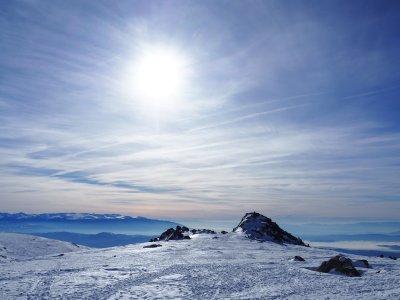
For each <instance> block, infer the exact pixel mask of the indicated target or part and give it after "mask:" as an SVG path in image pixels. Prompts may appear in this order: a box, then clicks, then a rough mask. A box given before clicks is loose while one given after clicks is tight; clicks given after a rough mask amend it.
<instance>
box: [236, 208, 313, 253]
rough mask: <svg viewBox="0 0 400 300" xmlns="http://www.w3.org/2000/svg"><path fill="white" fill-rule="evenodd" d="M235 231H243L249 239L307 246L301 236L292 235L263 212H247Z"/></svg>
mask: <svg viewBox="0 0 400 300" xmlns="http://www.w3.org/2000/svg"><path fill="white" fill-rule="evenodd" d="M233 232H243V233H245V234H246V235H247V237H248V238H249V239H253V240H258V241H271V242H276V243H286V244H293V245H300V246H307V245H306V244H305V243H304V242H303V241H302V240H301V239H300V238H297V237H295V236H293V235H291V234H290V233H289V232H287V231H285V230H283V229H282V228H280V227H279V226H278V224H276V223H275V222H273V221H272V220H271V219H270V218H267V217H266V216H263V215H262V214H259V213H256V212H252V213H247V214H246V215H245V216H244V217H243V218H242V220H241V221H240V223H239V225H238V226H236V227H235V228H234V229H233Z"/></svg>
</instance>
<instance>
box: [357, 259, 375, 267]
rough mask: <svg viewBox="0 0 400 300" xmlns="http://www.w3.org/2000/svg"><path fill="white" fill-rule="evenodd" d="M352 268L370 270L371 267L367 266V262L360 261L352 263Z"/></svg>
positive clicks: (364, 260)
mask: <svg viewBox="0 0 400 300" xmlns="http://www.w3.org/2000/svg"><path fill="white" fill-rule="evenodd" d="M353 266H354V267H357V268H368V269H372V267H371V265H370V264H369V262H368V260H366V259H360V260H356V261H354V262H353Z"/></svg>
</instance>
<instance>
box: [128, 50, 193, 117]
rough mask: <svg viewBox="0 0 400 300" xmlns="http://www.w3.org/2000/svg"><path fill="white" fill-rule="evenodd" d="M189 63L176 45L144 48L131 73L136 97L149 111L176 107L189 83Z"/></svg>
mask: <svg viewBox="0 0 400 300" xmlns="http://www.w3.org/2000/svg"><path fill="white" fill-rule="evenodd" d="M188 65H189V64H188V60H187V58H186V57H185V56H184V55H183V54H181V53H180V52H179V51H177V50H176V49H172V48H168V47H149V48H146V49H143V51H142V54H141V55H139V56H138V58H137V59H136V60H135V62H134V64H133V66H132V69H131V74H130V76H129V77H130V81H131V83H132V87H133V96H134V98H135V101H137V102H139V104H141V106H142V107H144V108H145V109H146V110H150V111H152V110H156V111H165V110H176V109H177V106H178V102H179V101H180V98H181V97H182V95H183V92H184V90H185V86H186V83H187V79H188V78H187V77H188V69H189V68H188Z"/></svg>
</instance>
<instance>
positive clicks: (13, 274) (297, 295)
mask: <svg viewBox="0 0 400 300" xmlns="http://www.w3.org/2000/svg"><path fill="white" fill-rule="evenodd" d="M215 237H217V238H216V239H215ZM158 243H159V244H161V245H162V247H158V248H152V249H144V248H143V246H144V245H149V244H150V243H144V244H136V245H131V246H124V247H115V248H107V249H102V250H99V249H92V250H86V251H80V252H70V253H66V254H65V255H64V256H43V257H39V258H34V259H27V260H22V261H6V262H3V263H1V264H0V281H1V284H0V299H396V300H397V299H400V261H394V260H390V259H385V258H377V257H376V258H375V257H373V258H371V257H362V256H356V255H351V256H350V258H352V259H367V260H368V261H369V263H370V264H371V266H372V269H367V268H358V269H359V270H360V271H361V272H362V277H358V278H357V277H346V276H342V275H337V274H325V273H319V272H315V271H313V268H315V267H318V266H319V265H320V264H321V262H322V261H325V260H328V259H329V258H331V257H333V256H335V255H337V254H338V253H337V252H334V251H331V250H323V249H315V248H307V247H303V246H296V245H281V244H276V243H272V242H264V243H260V242H257V241H254V240H249V239H247V238H246V236H245V234H243V233H228V234H226V235H222V234H216V235H212V234H196V235H193V236H192V239H191V240H181V241H168V242H158ZM295 255H300V256H302V257H303V258H304V259H305V260H306V261H305V262H294V261H291V259H292V258H293V257H294V256H295Z"/></svg>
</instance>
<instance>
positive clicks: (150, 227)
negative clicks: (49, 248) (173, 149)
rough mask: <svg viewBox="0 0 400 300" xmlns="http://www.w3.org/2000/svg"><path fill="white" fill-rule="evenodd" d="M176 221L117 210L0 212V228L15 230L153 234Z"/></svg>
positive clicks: (0, 229)
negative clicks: (128, 213) (104, 212)
mask: <svg viewBox="0 0 400 300" xmlns="http://www.w3.org/2000/svg"><path fill="white" fill-rule="evenodd" d="M176 225H179V224H177V223H175V222H170V221H164V220H155V219H149V218H144V217H130V216H124V215H120V214H92V213H50V214H26V213H15V214H12V213H0V231H7V232H19V233H43V232H65V231H68V232H75V233H85V234H97V233H100V232H112V233H119V234H128V235H135V234H142V235H155V234H157V233H159V232H162V231H164V230H166V229H167V228H170V227H174V226H176Z"/></svg>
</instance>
